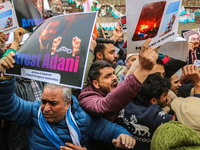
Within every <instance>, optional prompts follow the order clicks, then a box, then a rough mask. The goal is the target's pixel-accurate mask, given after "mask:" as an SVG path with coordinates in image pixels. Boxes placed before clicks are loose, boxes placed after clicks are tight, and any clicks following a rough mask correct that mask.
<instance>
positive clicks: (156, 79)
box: [118, 73, 174, 150]
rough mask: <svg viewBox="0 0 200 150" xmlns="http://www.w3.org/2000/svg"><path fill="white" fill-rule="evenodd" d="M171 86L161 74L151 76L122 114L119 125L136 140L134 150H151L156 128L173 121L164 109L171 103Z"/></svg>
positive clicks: (171, 116) (172, 117)
mask: <svg viewBox="0 0 200 150" xmlns="http://www.w3.org/2000/svg"><path fill="white" fill-rule="evenodd" d="M170 87H171V84H170V82H169V80H168V79H166V78H163V77H161V76H160V75H159V74H157V73H155V74H150V75H149V76H148V78H147V79H146V80H145V82H144V83H143V85H142V88H141V90H140V92H139V93H138V95H137V96H136V97H135V98H134V99H133V100H132V101H131V102H130V103H129V104H128V105H127V106H126V107H125V108H124V109H123V110H122V111H121V112H120V115H119V116H118V123H119V124H121V125H122V126H124V127H125V128H126V129H127V130H129V132H130V133H131V134H132V135H133V137H135V139H136V141H137V142H136V146H135V147H134V150H141V149H143V150H150V144H151V138H152V135H153V133H154V131H155V130H156V128H157V127H158V126H159V125H161V124H163V123H165V122H168V121H170V120H172V119H174V116H173V115H170V114H166V113H164V112H163V111H162V108H163V107H164V106H165V105H167V104H168V103H169V94H168V91H169V89H170Z"/></svg>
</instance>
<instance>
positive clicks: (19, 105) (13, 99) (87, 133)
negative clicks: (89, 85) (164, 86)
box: [0, 78, 130, 150]
mask: <svg viewBox="0 0 200 150" xmlns="http://www.w3.org/2000/svg"><path fill="white" fill-rule="evenodd" d="M14 87H15V78H12V79H10V80H5V81H0V115H2V116H5V117H6V118H7V119H9V120H11V121H15V122H17V123H19V124H21V125H24V126H26V127H28V129H29V147H30V149H31V150H36V149H45V150H55V149H57V148H56V147H55V146H54V145H53V144H52V143H51V142H50V141H49V140H48V139H47V138H46V136H45V135H44V134H43V132H42V131H41V130H40V127H39V125H38V109H39V107H40V105H41V103H40V101H37V100H36V101H34V102H29V101H24V100H23V99H21V98H19V97H17V96H16V94H15V93H14ZM72 114H73V116H74V119H75V120H76V123H77V125H78V127H79V129H80V132H81V141H80V143H81V146H82V147H87V148H88V149H89V143H90V139H94V140H96V141H102V142H104V143H108V144H111V143H112V139H114V138H117V137H118V136H119V135H120V134H122V133H123V134H129V132H128V131H127V130H126V129H125V128H123V127H122V126H120V125H117V124H114V123H111V122H109V121H107V120H104V119H101V118H94V117H92V116H90V115H88V114H87V113H86V112H85V111H83V110H82V108H81V107H80V106H79V104H78V100H77V99H76V98H75V97H73V103H72ZM49 125H50V127H51V128H52V129H53V130H54V132H55V133H56V134H57V135H59V136H60V138H61V139H62V141H63V142H71V143H72V140H71V137H70V134H69V130H68V128H67V125H66V122H65V120H64V119H63V120H61V121H59V122H57V123H52V124H50V123H49ZM129 135H130V134H129Z"/></svg>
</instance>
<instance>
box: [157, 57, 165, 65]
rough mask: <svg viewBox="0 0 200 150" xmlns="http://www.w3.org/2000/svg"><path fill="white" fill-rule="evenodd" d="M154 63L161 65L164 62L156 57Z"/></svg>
mask: <svg viewBox="0 0 200 150" xmlns="http://www.w3.org/2000/svg"><path fill="white" fill-rule="evenodd" d="M156 64H158V65H161V66H164V63H163V61H162V59H161V58H158V59H157V60H156Z"/></svg>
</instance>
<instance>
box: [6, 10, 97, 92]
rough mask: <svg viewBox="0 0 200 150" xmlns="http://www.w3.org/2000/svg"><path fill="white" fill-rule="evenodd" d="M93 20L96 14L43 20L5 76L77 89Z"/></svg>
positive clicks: (82, 72) (82, 78)
mask: <svg viewBox="0 0 200 150" xmlns="http://www.w3.org/2000/svg"><path fill="white" fill-rule="evenodd" d="M96 16H97V12H88V13H74V14H67V15H59V16H55V17H52V18H49V19H47V20H45V21H44V23H42V24H41V25H40V26H39V27H38V28H37V29H36V30H35V31H34V32H33V34H32V35H31V36H30V37H29V38H28V39H27V41H25V43H24V44H23V45H22V47H21V48H20V49H19V51H18V52H17V53H16V56H15V66H14V68H12V69H8V70H6V73H7V74H15V75H20V76H22V77H25V78H29V79H33V80H39V81H43V82H49V83H54V84H61V85H68V86H70V87H73V88H79V89H81V88H82V86H83V80H84V74H85V68H86V64H87V56H88V52H89V45H90V40H91V35H92V31H93V28H94V23H95V21H96Z"/></svg>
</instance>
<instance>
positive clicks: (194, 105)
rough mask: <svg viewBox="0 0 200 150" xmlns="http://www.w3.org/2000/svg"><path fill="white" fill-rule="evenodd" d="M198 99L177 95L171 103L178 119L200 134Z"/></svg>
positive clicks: (199, 100) (199, 101)
mask: <svg viewBox="0 0 200 150" xmlns="http://www.w3.org/2000/svg"><path fill="white" fill-rule="evenodd" d="M199 107H200V99H199V98H198V97H193V96H190V97H186V98H182V97H177V98H176V99H174V100H173V102H172V103H171V108H172V109H173V110H174V112H175V113H176V116H177V118H178V121H180V122H181V123H183V124H185V125H187V126H189V127H190V128H192V129H194V130H195V131H196V132H198V133H199V134H200V113H199Z"/></svg>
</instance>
